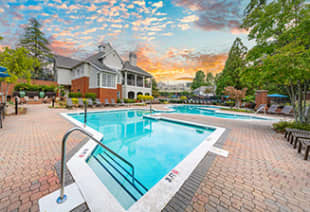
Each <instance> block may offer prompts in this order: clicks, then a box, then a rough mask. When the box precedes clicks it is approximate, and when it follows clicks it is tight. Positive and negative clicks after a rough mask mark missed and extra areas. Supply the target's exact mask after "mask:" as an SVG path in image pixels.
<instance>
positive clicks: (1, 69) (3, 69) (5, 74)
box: [0, 66, 10, 78]
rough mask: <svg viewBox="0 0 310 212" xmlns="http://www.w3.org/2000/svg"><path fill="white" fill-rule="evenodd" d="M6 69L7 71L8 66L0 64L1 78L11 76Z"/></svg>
mask: <svg viewBox="0 0 310 212" xmlns="http://www.w3.org/2000/svg"><path fill="white" fill-rule="evenodd" d="M5 71H6V68H5V67H2V66H0V78H4V77H10V75H9V74H8V73H6V72H5Z"/></svg>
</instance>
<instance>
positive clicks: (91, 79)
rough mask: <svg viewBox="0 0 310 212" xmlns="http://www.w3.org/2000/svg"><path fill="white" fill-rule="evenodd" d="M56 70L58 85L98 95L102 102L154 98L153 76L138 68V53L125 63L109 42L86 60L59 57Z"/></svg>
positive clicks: (130, 56)
mask: <svg viewBox="0 0 310 212" xmlns="http://www.w3.org/2000/svg"><path fill="white" fill-rule="evenodd" d="M54 70H55V77H56V81H57V83H58V84H59V85H63V86H64V87H65V88H66V89H67V90H68V91H71V92H81V93H82V94H85V93H96V95H97V98H99V99H100V100H101V101H104V100H105V99H114V100H115V101H116V100H117V99H123V98H130V99H134V98H137V96H138V95H140V94H141V95H152V75H151V74H149V73H148V72H146V71H144V70H143V69H141V68H140V67H138V66H137V56H136V54H135V53H133V52H131V53H130V54H129V61H123V60H122V59H121V57H120V56H119V54H118V53H117V51H116V50H115V49H113V48H112V46H111V44H110V43H104V44H102V45H100V46H99V51H98V53H96V54H94V55H92V56H90V57H88V58H86V59H84V60H75V59H72V58H68V57H64V56H60V55H56V56H55V64H54Z"/></svg>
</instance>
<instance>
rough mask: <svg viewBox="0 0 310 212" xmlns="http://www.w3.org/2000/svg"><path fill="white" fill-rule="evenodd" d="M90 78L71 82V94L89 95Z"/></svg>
mask: <svg viewBox="0 0 310 212" xmlns="http://www.w3.org/2000/svg"><path fill="white" fill-rule="evenodd" d="M88 88H89V77H81V78H78V79H74V80H72V81H71V92H81V93H82V95H85V93H88Z"/></svg>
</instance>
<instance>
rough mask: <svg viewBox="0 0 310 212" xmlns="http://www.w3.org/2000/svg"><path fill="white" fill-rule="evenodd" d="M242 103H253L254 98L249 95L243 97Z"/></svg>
mask: <svg viewBox="0 0 310 212" xmlns="http://www.w3.org/2000/svg"><path fill="white" fill-rule="evenodd" d="M243 101H245V102H255V96H254V95H249V96H246V97H244V99H243Z"/></svg>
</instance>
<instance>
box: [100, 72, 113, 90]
mask: <svg viewBox="0 0 310 212" xmlns="http://www.w3.org/2000/svg"><path fill="white" fill-rule="evenodd" d="M115 77H116V75H114V74H109V73H102V75H101V80H102V81H101V85H102V87H106V88H115V80H116V78H115Z"/></svg>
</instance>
